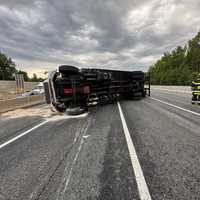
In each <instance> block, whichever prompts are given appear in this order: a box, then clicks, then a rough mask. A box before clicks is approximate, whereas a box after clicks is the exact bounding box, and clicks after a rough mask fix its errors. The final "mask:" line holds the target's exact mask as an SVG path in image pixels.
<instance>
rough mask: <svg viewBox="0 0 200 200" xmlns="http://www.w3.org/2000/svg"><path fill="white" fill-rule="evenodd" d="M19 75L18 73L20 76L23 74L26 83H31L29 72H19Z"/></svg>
mask: <svg viewBox="0 0 200 200" xmlns="http://www.w3.org/2000/svg"><path fill="white" fill-rule="evenodd" d="M17 73H18V74H23V76H24V81H29V77H28V73H27V72H24V71H21V70H18V71H17Z"/></svg>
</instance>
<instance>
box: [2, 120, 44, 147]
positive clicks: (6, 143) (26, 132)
mask: <svg viewBox="0 0 200 200" xmlns="http://www.w3.org/2000/svg"><path fill="white" fill-rule="evenodd" d="M47 122H48V121H47V120H45V121H43V122H41V123H40V124H38V125H36V126H34V127H33V128H31V129H29V130H27V131H25V132H23V133H21V134H19V135H17V136H16V137H14V138H12V139H10V140H8V141H7V142H4V143H3V144H1V145H0V149H2V148H3V147H5V146H7V145H9V144H10V143H12V142H14V141H16V140H18V139H19V138H21V137H23V136H24V135H26V134H28V133H30V132H31V131H33V130H35V129H37V128H39V127H40V126H42V125H44V124H46V123H47Z"/></svg>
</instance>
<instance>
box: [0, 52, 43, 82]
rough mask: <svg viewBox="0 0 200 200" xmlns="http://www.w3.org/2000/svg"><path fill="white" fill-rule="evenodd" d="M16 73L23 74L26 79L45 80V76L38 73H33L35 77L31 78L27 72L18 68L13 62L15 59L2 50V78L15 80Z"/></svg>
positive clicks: (0, 58) (0, 59)
mask: <svg viewBox="0 0 200 200" xmlns="http://www.w3.org/2000/svg"><path fill="white" fill-rule="evenodd" d="M15 74H23V76H24V81H31V82H41V81H44V79H43V78H40V77H37V75H36V74H33V77H32V78H30V77H29V76H28V73H27V72H25V71H22V70H18V69H16V64H15V63H14V62H13V60H12V59H11V58H10V57H8V56H7V55H5V54H3V53H1V52H0V80H14V79H15V76H14V75H15Z"/></svg>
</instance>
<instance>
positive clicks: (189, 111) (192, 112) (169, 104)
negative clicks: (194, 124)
mask: <svg viewBox="0 0 200 200" xmlns="http://www.w3.org/2000/svg"><path fill="white" fill-rule="evenodd" d="M150 98H151V99H153V100H155V101H158V102H160V103H163V104H166V105H168V106H171V107H174V108H177V109H179V110H182V111H185V112H188V113H191V114H193V115H197V116H199V117H200V113H197V112H194V111H191V110H188V109H185V108H182V107H179V106H176V105H174V104H171V103H168V102H165V101H162V100H160V99H156V98H153V97H150Z"/></svg>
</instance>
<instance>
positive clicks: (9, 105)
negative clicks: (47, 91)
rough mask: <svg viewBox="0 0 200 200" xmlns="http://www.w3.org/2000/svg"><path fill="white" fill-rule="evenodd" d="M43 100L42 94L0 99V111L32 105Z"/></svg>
mask: <svg viewBox="0 0 200 200" xmlns="http://www.w3.org/2000/svg"><path fill="white" fill-rule="evenodd" d="M44 102H45V100H44V95H34V96H28V97H20V98H16V99H7V100H0V113H2V112H6V111H10V110H15V109H18V108H24V107H29V106H33V105H37V104H39V103H44Z"/></svg>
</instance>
